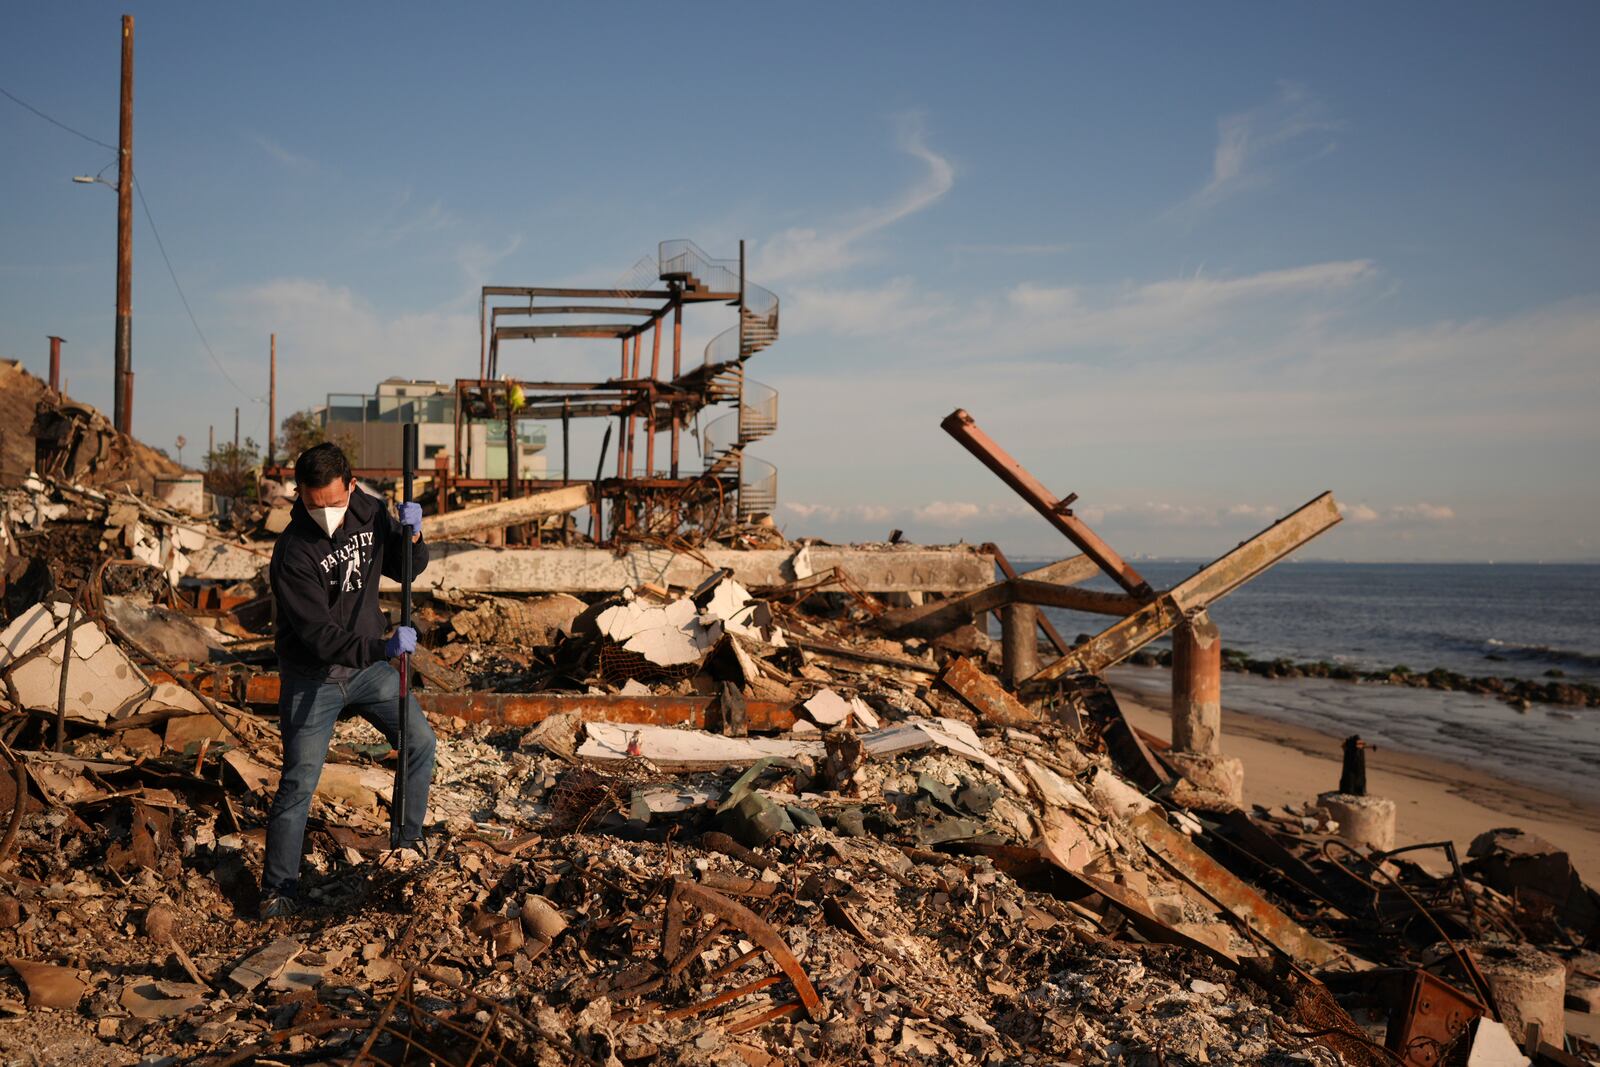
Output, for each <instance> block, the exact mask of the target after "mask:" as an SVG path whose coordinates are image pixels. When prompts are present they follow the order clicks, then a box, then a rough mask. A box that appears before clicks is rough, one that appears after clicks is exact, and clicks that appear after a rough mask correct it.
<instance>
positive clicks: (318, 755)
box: [261, 443, 434, 919]
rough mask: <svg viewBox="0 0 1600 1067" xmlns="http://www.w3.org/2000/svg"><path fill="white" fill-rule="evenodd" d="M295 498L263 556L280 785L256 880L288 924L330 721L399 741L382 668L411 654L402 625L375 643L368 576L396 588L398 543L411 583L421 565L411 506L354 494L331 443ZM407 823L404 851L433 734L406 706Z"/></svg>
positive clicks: (422, 807) (374, 599)
mask: <svg viewBox="0 0 1600 1067" xmlns="http://www.w3.org/2000/svg"><path fill="white" fill-rule="evenodd" d="M294 477H295V482H296V485H297V487H298V499H296V501H295V503H294V509H293V512H292V515H291V518H290V520H289V525H288V527H287V528H286V529H285V530H284V531H283V533H281V534H279V535H278V543H277V545H276V546H274V548H273V550H272V568H271V572H270V573H271V576H272V596H273V599H274V601H275V602H276V605H277V650H278V672H279V675H280V678H281V689H280V693H279V697H278V720H279V724H280V726H281V727H282V732H283V779H282V781H280V782H279V784H278V795H277V796H276V797H275V798H274V799H273V801H272V813H271V816H270V818H269V820H268V822H267V856H266V862H265V864H264V866H263V869H262V874H261V892H262V903H261V916H262V918H264V919H266V918H274V917H276V916H280V915H287V914H290V913H292V912H293V911H294V908H295V889H296V886H297V884H298V882H299V878H300V861H301V858H302V855H303V851H304V846H305V832H306V816H307V814H308V813H309V811H310V809H311V794H312V791H313V790H314V789H315V788H316V785H317V779H318V778H319V777H321V775H322V764H323V761H324V759H326V757H327V754H328V743H329V741H330V740H332V738H333V727H334V724H335V723H337V722H338V721H339V720H340V719H341V718H345V717H347V716H348V715H360V716H361V717H362V718H364V719H366V720H367V721H368V722H370V723H372V725H374V726H376V727H377V728H378V729H379V730H380V731H381V732H382V733H383V736H384V737H385V738H387V739H388V741H389V743H390V744H395V743H396V742H397V741H398V740H399V736H400V733H399V723H400V714H399V703H400V675H399V673H398V672H397V671H396V670H395V669H394V667H393V666H392V665H391V664H390V662H389V661H390V660H391V659H394V658H395V657H396V656H398V655H400V653H402V652H410V651H412V650H414V649H415V648H416V647H417V634H416V631H415V630H413V629H412V628H411V627H409V626H400V627H396V628H395V630H394V632H393V633H391V634H389V635H388V636H385V630H386V629H387V624H386V621H385V619H384V616H383V613H382V612H381V611H379V610H378V576H379V575H380V574H382V575H383V576H384V577H388V578H392V579H395V580H396V581H398V580H400V566H401V551H402V545H403V542H402V541H401V538H403V537H407V536H409V537H410V538H411V540H412V541H413V542H414V543H413V545H412V549H411V562H412V567H411V571H412V577H416V575H418V574H420V573H421V572H422V570H423V568H425V567H426V566H427V565H428V546H427V545H426V544H423V543H422V533H421V530H422V508H421V507H420V506H419V505H417V504H414V503H411V502H409V501H407V502H404V503H402V504H401V505H400V508H399V510H400V521H399V522H398V523H397V522H395V521H394V520H393V519H392V518H390V517H389V511H388V509H387V508H386V507H385V506H384V504H383V502H382V501H381V500H379V499H378V498H377V497H375V496H372V495H370V494H368V493H365V492H363V491H362V490H361V489H360V488H359V487H358V486H356V485H355V479H354V476H353V474H352V473H351V470H350V462H349V460H347V459H346V458H345V455H344V452H343V451H341V450H340V448H339V446H337V445H335V444H331V443H329V444H321V445H317V446H316V447H314V448H308V449H306V451H304V452H303V453H301V454H300V458H299V459H297V460H296V461H295V464H294ZM406 715H407V719H406V753H407V758H406V824H405V826H404V827H403V828H402V830H401V840H402V847H403V848H411V849H420V847H421V842H422V824H423V817H424V815H425V814H426V813H427V810H428V787H429V785H430V784H431V783H432V779H433V748H434V738H433V730H432V729H430V728H429V726H428V720H427V718H426V717H425V716H424V715H423V714H422V708H421V706H420V705H419V704H418V703H417V698H416V697H415V696H412V697H411V699H410V700H409V701H408V703H407V709H406Z"/></svg>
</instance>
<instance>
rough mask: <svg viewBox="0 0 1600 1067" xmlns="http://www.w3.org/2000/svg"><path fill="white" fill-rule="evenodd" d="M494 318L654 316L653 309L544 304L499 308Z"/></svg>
mask: <svg viewBox="0 0 1600 1067" xmlns="http://www.w3.org/2000/svg"><path fill="white" fill-rule="evenodd" d="M493 311H494V314H493V317H494V318H499V317H500V316H501V315H508V316H509V315H643V316H645V317H647V318H648V317H651V316H654V315H655V314H656V313H657V312H656V309H655V308H631V307H621V306H617V307H610V306H607V305H605V304H546V305H541V306H538V307H523V306H514V307H506V306H501V307H497V308H494V309H493Z"/></svg>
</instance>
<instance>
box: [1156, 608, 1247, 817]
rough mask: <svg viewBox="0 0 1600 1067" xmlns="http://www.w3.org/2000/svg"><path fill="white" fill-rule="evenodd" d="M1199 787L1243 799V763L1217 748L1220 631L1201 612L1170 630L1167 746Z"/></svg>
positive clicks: (1219, 744) (1219, 735)
mask: <svg viewBox="0 0 1600 1067" xmlns="http://www.w3.org/2000/svg"><path fill="white" fill-rule="evenodd" d="M1167 758H1168V759H1169V760H1170V761H1171V763H1172V764H1173V766H1175V767H1176V768H1177V769H1178V770H1179V772H1181V773H1182V774H1183V776H1184V777H1185V778H1187V779H1189V780H1190V781H1191V782H1193V783H1194V784H1195V785H1197V786H1199V787H1200V788H1202V789H1208V790H1210V791H1211V792H1213V793H1218V794H1220V795H1222V796H1224V797H1227V798H1228V799H1229V800H1231V801H1232V802H1233V803H1235V804H1238V805H1243V804H1244V764H1243V763H1242V762H1241V761H1239V760H1237V759H1234V758H1233V757H1232V756H1224V755H1223V754H1222V635H1221V634H1220V633H1218V632H1217V625H1216V623H1214V622H1212V621H1211V617H1210V616H1209V615H1207V614H1206V613H1205V612H1203V611H1202V612H1199V613H1198V614H1196V615H1195V616H1194V617H1193V618H1191V619H1187V620H1185V621H1184V622H1182V623H1180V624H1179V625H1178V627H1177V628H1176V629H1175V630H1173V631H1172V751H1171V753H1169V755H1168V757H1167Z"/></svg>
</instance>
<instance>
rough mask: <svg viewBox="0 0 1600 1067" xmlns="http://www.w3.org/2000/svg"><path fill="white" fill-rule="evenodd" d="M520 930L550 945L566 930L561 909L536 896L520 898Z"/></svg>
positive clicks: (565, 920) (564, 918)
mask: <svg viewBox="0 0 1600 1067" xmlns="http://www.w3.org/2000/svg"><path fill="white" fill-rule="evenodd" d="M522 928H523V930H524V931H526V933H527V934H528V936H529V937H532V938H535V939H537V940H539V941H543V942H544V943H545V944H547V945H548V944H550V943H551V942H553V941H555V939H556V938H558V937H560V936H561V933H562V931H563V930H565V929H566V928H567V919H566V916H564V915H562V914H561V909H560V908H558V907H556V906H555V905H554V904H553V903H551V902H550V901H549V900H547V899H546V898H544V897H541V896H539V895H538V894H534V893H530V894H529V895H528V896H526V897H523V898H522Z"/></svg>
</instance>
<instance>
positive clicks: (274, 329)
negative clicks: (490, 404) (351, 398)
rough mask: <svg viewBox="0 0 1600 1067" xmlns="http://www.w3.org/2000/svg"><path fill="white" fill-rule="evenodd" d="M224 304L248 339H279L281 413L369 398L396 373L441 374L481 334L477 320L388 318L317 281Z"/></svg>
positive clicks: (249, 293)
mask: <svg viewBox="0 0 1600 1067" xmlns="http://www.w3.org/2000/svg"><path fill="white" fill-rule="evenodd" d="M223 300H224V302H225V303H226V304H227V305H228V306H229V307H230V308H231V309H232V311H233V315H232V320H233V323H234V325H235V326H236V327H237V328H238V329H239V331H240V332H241V334H242V335H246V336H248V335H252V334H254V335H259V336H265V335H266V334H267V333H269V332H271V333H276V334H277V335H278V358H279V363H280V367H279V369H280V371H281V375H280V379H279V380H280V382H283V383H285V388H284V394H285V396H284V408H283V409H282V410H293V409H294V407H296V406H302V405H309V404H320V403H322V402H323V398H324V396H325V394H327V393H330V392H338V391H364V390H369V389H371V388H372V383H374V382H376V381H379V380H381V379H383V378H386V377H388V376H389V375H390V374H393V373H395V372H396V370H397V369H401V370H402V372H403V373H407V374H417V375H418V376H426V375H427V373H428V371H429V369H438V368H439V367H440V363H439V359H440V353H442V352H451V351H462V350H464V349H465V348H466V346H467V345H468V344H470V343H471V340H472V338H473V336H474V335H475V333H476V331H477V317H476V315H475V314H471V313H466V312H462V313H449V312H437V311H435V312H420V313H418V312H403V313H395V314H388V313H385V312H383V311H381V310H380V309H379V308H378V307H376V306H375V305H373V304H372V303H371V302H369V301H368V300H366V299H364V298H363V297H361V296H359V295H358V294H356V293H355V292H354V291H352V290H351V289H349V288H347V287H344V286H338V285H331V284H329V283H327V282H325V281H321V280H319V279H314V278H276V279H273V280H271V281H268V282H263V283H261V284H259V285H252V286H247V287H244V288H242V289H237V290H234V291H232V292H230V293H227V294H225V295H224V297H223ZM439 377H441V378H442V377H446V375H445V374H443V373H440V374H439Z"/></svg>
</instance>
